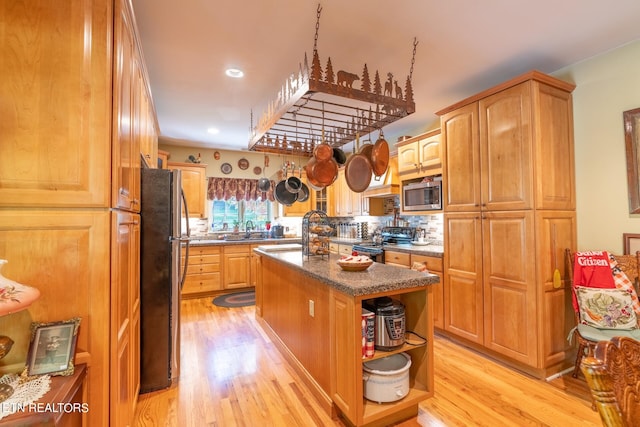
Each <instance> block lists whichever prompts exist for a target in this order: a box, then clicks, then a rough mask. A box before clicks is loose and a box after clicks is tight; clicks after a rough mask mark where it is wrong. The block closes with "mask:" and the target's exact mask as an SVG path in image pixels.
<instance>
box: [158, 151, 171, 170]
mask: <svg viewBox="0 0 640 427" xmlns="http://www.w3.org/2000/svg"><path fill="white" fill-rule="evenodd" d="M168 163H169V152H168V151H164V150H158V160H157V165H158V168H160V169H168V168H169V166H168Z"/></svg>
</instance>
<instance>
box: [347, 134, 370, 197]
mask: <svg viewBox="0 0 640 427" xmlns="http://www.w3.org/2000/svg"><path fill="white" fill-rule="evenodd" d="M358 143H359V141H358V139H357V138H356V144H358ZM367 145H368V146H371V144H367ZM367 145H364V146H363V147H362V148H361V149H360V150H358V153H356V154H353V155H352V156H351V157H349V159H347V163H346V165H345V167H344V178H345V180H346V181H347V185H348V186H349V188H350V189H351V191H353V192H356V193H362V192H363V191H364V190H366V189H367V188H368V187H369V184H370V183H371V163H370V161H369V158H368V157H367V155H366V151H367V150H368V149H367V148H365V147H367ZM363 149H364V150H363ZM363 151H364V152H363Z"/></svg>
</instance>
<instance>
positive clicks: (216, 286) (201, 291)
mask: <svg viewBox="0 0 640 427" xmlns="http://www.w3.org/2000/svg"><path fill="white" fill-rule="evenodd" d="M221 251H222V249H221V247H220V246H190V247H189V264H188V265H187V276H186V277H185V280H184V286H183V287H182V297H183V298H190V297H191V298H193V297H200V296H204V295H208V294H211V293H213V292H215V291H219V290H221V289H222V277H221V276H222V267H221V259H220V258H221V255H220V254H221ZM182 256H183V258H184V256H185V249H184V248H183V249H182Z"/></svg>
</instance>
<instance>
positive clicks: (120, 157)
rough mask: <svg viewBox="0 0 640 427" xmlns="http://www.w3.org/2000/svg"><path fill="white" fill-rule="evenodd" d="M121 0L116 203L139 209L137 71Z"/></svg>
mask: <svg viewBox="0 0 640 427" xmlns="http://www.w3.org/2000/svg"><path fill="white" fill-rule="evenodd" d="M122 1H123V0H122ZM122 1H117V2H116V12H115V19H114V22H115V25H114V40H115V41H114V48H115V51H114V78H113V86H114V87H113V164H112V171H113V172H112V175H113V184H112V186H113V189H112V191H113V206H114V207H117V208H121V209H127V210H133V211H137V210H139V209H140V188H139V182H140V145H139V144H140V141H139V140H138V139H137V138H136V135H135V133H134V123H136V121H137V120H138V117H137V114H136V102H137V101H138V87H137V84H138V77H137V76H138V73H139V70H138V69H137V66H136V65H137V62H136V60H135V44H134V39H133V22H132V18H131V16H130V15H129V13H128V10H127V8H126V7H125V5H124V4H123V3H122Z"/></svg>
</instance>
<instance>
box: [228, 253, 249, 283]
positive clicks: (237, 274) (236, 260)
mask: <svg viewBox="0 0 640 427" xmlns="http://www.w3.org/2000/svg"><path fill="white" fill-rule="evenodd" d="M223 272H224V288H225V289H235V288H246V287H249V286H252V284H251V279H250V276H251V255H250V254H249V252H248V251H247V252H245V253H226V248H225V254H224V269H223Z"/></svg>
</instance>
